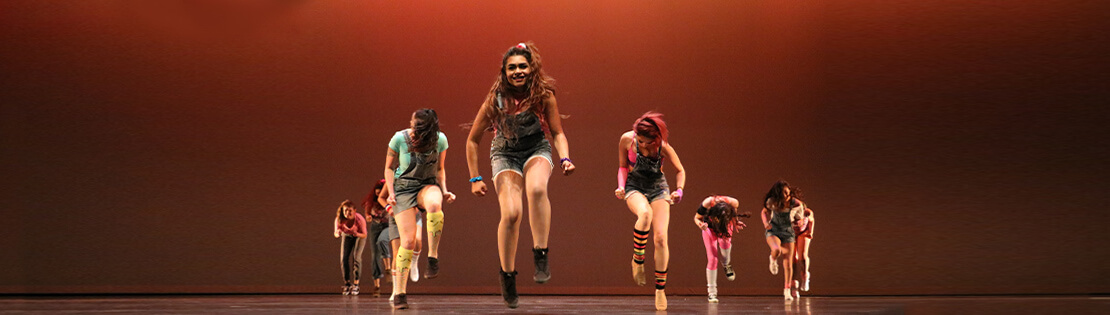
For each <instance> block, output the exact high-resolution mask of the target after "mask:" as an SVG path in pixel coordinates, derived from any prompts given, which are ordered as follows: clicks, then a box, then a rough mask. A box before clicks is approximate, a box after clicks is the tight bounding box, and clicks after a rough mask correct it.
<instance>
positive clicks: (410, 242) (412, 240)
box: [401, 237, 416, 250]
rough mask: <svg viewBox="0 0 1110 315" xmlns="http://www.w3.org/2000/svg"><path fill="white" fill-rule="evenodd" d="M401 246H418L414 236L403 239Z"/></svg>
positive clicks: (409, 247)
mask: <svg viewBox="0 0 1110 315" xmlns="http://www.w3.org/2000/svg"><path fill="white" fill-rule="evenodd" d="M401 248H405V249H409V250H411V249H414V248H416V238H415V237H414V238H409V239H407V240H401Z"/></svg>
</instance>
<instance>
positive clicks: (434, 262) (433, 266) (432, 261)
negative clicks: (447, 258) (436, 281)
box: [424, 257, 439, 279]
mask: <svg viewBox="0 0 1110 315" xmlns="http://www.w3.org/2000/svg"><path fill="white" fill-rule="evenodd" d="M438 276H439V258H435V257H428V270H424V278H425V279H431V278H435V277H438Z"/></svg>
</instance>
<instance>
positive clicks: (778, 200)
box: [763, 179, 802, 210]
mask: <svg viewBox="0 0 1110 315" xmlns="http://www.w3.org/2000/svg"><path fill="white" fill-rule="evenodd" d="M786 188H790V196H788V197H789V198H787V197H784V196H783V195H782V192H783V191H784V190H786ZM801 196H802V191H801V190H800V189H798V188H796V187H791V186H790V183H787V182H786V181H785V180H781V179H780V180H779V181H777V182H775V184H773V185H771V190H770V191H767V195H766V196H765V197H764V198H763V202H764V207H767V208H768V209H770V210H776V209H779V210H781V209H786V208H787V206H788V205H787V204H786V202H787V201H788V200H789V199H797V198H801Z"/></svg>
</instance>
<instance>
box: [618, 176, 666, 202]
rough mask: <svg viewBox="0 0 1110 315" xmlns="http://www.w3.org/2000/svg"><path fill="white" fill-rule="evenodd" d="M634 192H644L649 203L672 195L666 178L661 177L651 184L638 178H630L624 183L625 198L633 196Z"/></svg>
mask: <svg viewBox="0 0 1110 315" xmlns="http://www.w3.org/2000/svg"><path fill="white" fill-rule="evenodd" d="M634 192H638V193H641V194H643V195H644V198H647V200H648V203H652V202H655V201H656V200H659V199H667V198H670V196H671V191H670V189H669V186H667V179H666V178H661V179H659V180H658V181H655V182H653V183H650V184H644V183H639V182H638V181H637V180H635V179H633V178H629V179H628V182H626V183H625V184H624V199H628V197H631V196H632V193H634Z"/></svg>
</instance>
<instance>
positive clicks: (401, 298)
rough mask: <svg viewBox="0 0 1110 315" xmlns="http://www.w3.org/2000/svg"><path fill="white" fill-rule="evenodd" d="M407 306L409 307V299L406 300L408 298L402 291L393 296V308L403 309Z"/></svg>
mask: <svg viewBox="0 0 1110 315" xmlns="http://www.w3.org/2000/svg"><path fill="white" fill-rule="evenodd" d="M408 308H409V300H408V298H406V297H405V294H404V293H402V294H398V295H397V296H396V297H394V298H393V309H395V310H403V309H408Z"/></svg>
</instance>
